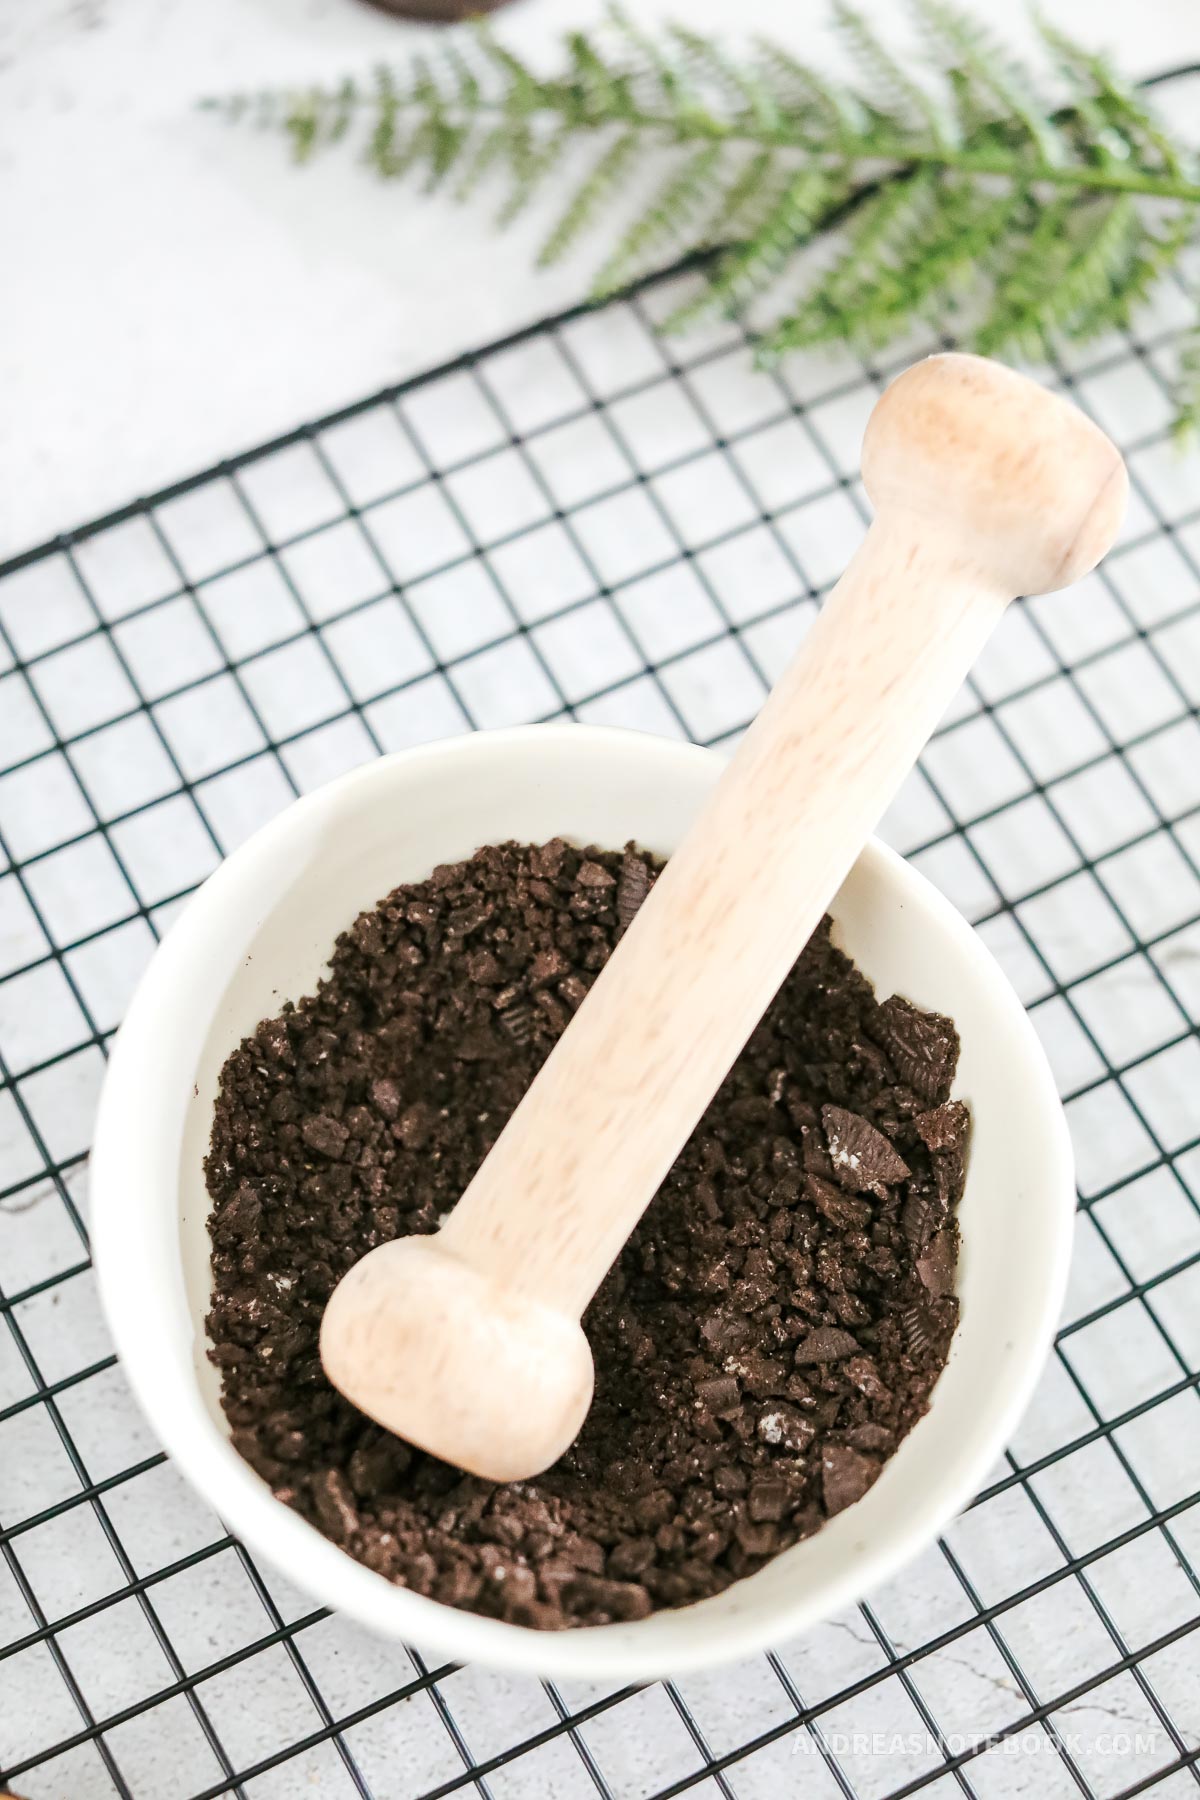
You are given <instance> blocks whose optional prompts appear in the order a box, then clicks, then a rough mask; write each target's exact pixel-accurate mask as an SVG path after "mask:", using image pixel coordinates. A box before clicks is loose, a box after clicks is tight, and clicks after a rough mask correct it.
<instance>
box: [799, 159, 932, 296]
mask: <svg viewBox="0 0 1200 1800" xmlns="http://www.w3.org/2000/svg"><path fill="white" fill-rule="evenodd" d="M937 204H938V177H937V176H936V175H935V174H934V173H933V172H932V170H930V169H916V170H914V171H913V173H912V174H911V175H905V176H898V177H897V178H896V180H895V181H889V182H888V183H887V184H886V186H884V187H881V188H880V189H879V191H878V192H877V193H875V194H872V195H869V196H868V198H867V200H866V203H865V204H864V205H863V206H862V207H861V208H860V209H859V210H858V214H857V217H856V218H855V219H854V220H853V221H852V223H851V225H850V229H849V231H848V233H847V244H846V249H845V251H844V253H843V254H842V256H841V258H840V260H839V261H838V262H837V263H835V264H834V266H833V268H832V269H831V270H830V271H829V274H828V275H827V276H826V277H825V280H824V282H823V283H822V289H823V292H824V295H825V297H826V299H827V301H828V303H829V305H830V306H831V307H832V308H833V309H834V310H835V311H840V312H846V311H848V310H850V309H851V308H852V307H853V304H854V297H855V295H856V294H861V293H863V292H864V291H866V290H867V289H869V288H875V287H878V285H879V283H880V281H881V280H882V279H883V278H884V276H885V273H886V265H887V262H888V259H889V258H890V257H892V256H894V255H895V254H896V252H897V249H898V247H899V248H901V249H902V247H903V245H904V243H905V242H907V241H911V239H912V237H913V235H914V233H918V232H919V230H920V228H921V226H922V224H923V223H924V220H925V219H926V217H927V216H928V213H929V211H930V209H931V208H936V206H937Z"/></svg>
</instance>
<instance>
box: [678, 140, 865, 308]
mask: <svg viewBox="0 0 1200 1800" xmlns="http://www.w3.org/2000/svg"><path fill="white" fill-rule="evenodd" d="M833 199H834V189H833V188H832V187H831V184H830V181H829V178H828V176H827V175H826V174H825V172H824V171H823V170H821V169H808V170H802V171H801V172H800V173H799V174H795V175H793V176H791V178H790V179H789V180H788V182H787V183H786V185H785V186H784V189H783V192H782V193H781V194H780V195H779V198H778V200H777V201H776V202H775V204H774V206H773V207H772V208H771V210H770V212H769V213H768V215H767V217H766V218H765V219H764V220H763V222H762V224H761V225H760V226H759V229H758V230H757V231H756V233H755V234H754V236H753V237H752V238H751V239H750V240H749V241H748V242H747V243H745V244H741V245H739V246H738V247H737V248H736V249H734V250H731V251H730V252H729V253H728V255H726V256H724V257H722V259H721V262H720V263H719V265H718V267H717V270H716V273H715V275H714V276H713V278H712V280H711V282H710V284H709V288H708V292H707V294H706V295H705V296H704V299H703V310H704V311H705V312H720V311H729V310H732V309H734V308H737V307H740V306H744V305H745V304H746V302H747V301H749V300H751V299H752V298H753V297H754V296H755V295H756V294H760V293H762V291H763V289H764V288H766V287H767V286H768V285H769V284H770V283H771V282H772V281H773V280H774V279H775V278H776V276H777V275H779V273H780V272H781V270H782V269H783V267H784V265H785V264H786V263H787V262H788V261H790V259H791V258H792V256H794V255H795V253H796V251H797V250H799V249H800V248H801V246H802V245H803V244H805V243H807V242H808V241H809V239H810V238H811V237H812V236H813V234H814V232H815V231H816V230H817V228H818V226H819V224H820V221H821V218H822V215H823V214H824V212H825V211H826V210H827V209H828V207H829V206H830V205H831V204H832V202H833Z"/></svg>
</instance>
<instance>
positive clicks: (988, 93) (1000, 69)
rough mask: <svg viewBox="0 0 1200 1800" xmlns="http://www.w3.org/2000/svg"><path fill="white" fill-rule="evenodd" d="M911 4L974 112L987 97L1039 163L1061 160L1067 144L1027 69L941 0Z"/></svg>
mask: <svg viewBox="0 0 1200 1800" xmlns="http://www.w3.org/2000/svg"><path fill="white" fill-rule="evenodd" d="M916 10H917V17H918V19H919V20H920V22H921V24H922V25H923V27H924V28H925V31H926V33H927V34H928V35H929V37H930V38H931V39H932V40H933V46H934V51H935V54H937V55H938V60H939V62H941V63H942V64H943V65H946V66H949V67H951V68H953V69H955V70H956V73H957V76H958V79H959V81H960V83H963V84H965V88H966V94H967V98H968V104H969V105H971V104H972V103H973V110H974V111H975V113H976V116H978V115H979V114H980V113H984V114H986V111H987V105H988V102H990V103H991V104H992V107H993V109H994V112H995V113H996V114H998V115H999V116H1001V117H1004V118H1006V119H1010V120H1011V121H1012V122H1013V123H1014V124H1015V125H1017V126H1018V127H1019V128H1020V129H1021V130H1022V131H1023V132H1024V133H1025V135H1026V136H1027V137H1028V139H1029V142H1030V143H1031V144H1032V145H1033V147H1034V149H1035V150H1036V151H1037V153H1038V156H1039V157H1040V159H1041V161H1042V162H1043V163H1046V164H1049V165H1050V166H1053V165H1055V164H1056V163H1060V162H1062V161H1063V160H1064V157H1065V154H1066V145H1065V143H1064V142H1063V139H1062V137H1061V135H1060V133H1059V131H1058V130H1057V128H1056V127H1055V125H1054V122H1053V120H1052V119H1051V117H1050V108H1049V107H1048V105H1047V104H1046V102H1045V100H1044V99H1043V98H1042V96H1041V95H1040V94H1039V93H1038V91H1037V88H1036V86H1035V84H1034V81H1033V77H1032V76H1031V74H1030V72H1029V70H1028V69H1027V68H1025V67H1024V66H1023V65H1022V64H1021V63H1019V62H1018V61H1017V60H1016V58H1015V57H1012V56H1010V55H1009V54H1008V53H1007V51H1006V50H1005V48H1004V46H1003V44H1001V43H999V42H998V41H997V40H996V39H995V38H994V37H993V36H992V34H991V33H990V32H989V31H987V30H986V29H985V28H984V27H983V26H981V25H980V24H978V23H977V21H976V20H974V19H971V18H968V17H967V16H966V14H965V13H962V12H960V11H959V10H958V8H957V7H955V6H951V5H948V4H947V3H946V0H916ZM975 96H979V99H975ZM980 100H982V105H981V104H980Z"/></svg>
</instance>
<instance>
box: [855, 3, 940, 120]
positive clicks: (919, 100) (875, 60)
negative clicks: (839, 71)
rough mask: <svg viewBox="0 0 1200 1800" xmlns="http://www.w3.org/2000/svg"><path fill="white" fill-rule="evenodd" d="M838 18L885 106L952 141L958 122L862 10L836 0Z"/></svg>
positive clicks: (900, 118)
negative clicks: (908, 67) (909, 71)
mask: <svg viewBox="0 0 1200 1800" xmlns="http://www.w3.org/2000/svg"><path fill="white" fill-rule="evenodd" d="M834 20H835V22H836V24H837V26H838V29H839V30H840V32H841V33H842V35H843V37H844V38H845V39H846V41H847V44H848V46H849V48H850V50H851V51H852V53H853V55H854V57H855V60H856V61H857V62H859V63H861V64H862V66H863V69H864V70H865V72H866V75H867V78H868V79H869V81H870V83H871V85H872V87H873V89H874V90H875V92H876V94H877V95H878V96H879V99H880V101H881V102H882V105H883V107H884V108H885V109H886V110H887V111H890V112H893V113H898V114H899V122H900V123H901V124H904V125H907V126H908V127H909V128H910V129H911V128H912V127H913V126H914V125H921V124H923V125H924V126H925V127H926V128H927V130H928V132H929V135H930V138H931V139H932V141H933V142H934V143H935V144H949V143H952V142H953V141H954V137H955V131H954V125H953V121H952V119H951V118H950V116H949V114H948V113H947V111H946V109H945V107H944V106H942V105H941V104H940V103H939V102H938V100H937V99H936V98H935V97H934V96H933V95H932V94H930V93H929V92H928V91H927V90H926V89H925V88H924V87H922V85H921V83H920V82H919V81H914V80H913V79H912V77H911V75H909V74H908V73H907V71H906V70H905V68H904V67H903V65H902V64H901V62H900V61H899V59H898V58H897V57H896V56H894V55H893V54H892V52H891V51H890V50H889V49H888V47H887V45H886V44H885V43H884V41H883V39H882V38H881V37H880V36H879V35H878V33H877V32H876V31H875V29H874V27H873V26H872V25H870V24H869V23H868V22H867V20H866V19H865V18H864V17H863V15H862V13H860V12H859V11H858V10H857V8H856V7H853V6H851V5H850V4H849V0H835V3H834Z"/></svg>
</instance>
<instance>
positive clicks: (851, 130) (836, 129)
mask: <svg viewBox="0 0 1200 1800" xmlns="http://www.w3.org/2000/svg"><path fill="white" fill-rule="evenodd" d="M755 51H756V53H757V56H758V62H759V66H760V68H761V69H762V71H763V79H764V80H769V81H770V82H771V85H772V87H773V89H774V91H775V93H776V95H777V97H778V104H779V107H780V110H781V112H783V113H785V114H786V115H787V117H788V118H791V119H796V118H797V117H798V118H799V119H800V120H804V119H806V118H808V117H811V118H812V120H813V122H814V123H815V124H817V125H818V128H819V127H820V126H821V125H823V126H824V128H825V129H826V130H827V131H829V132H832V133H833V136H834V138H835V140H836V141H837V142H838V143H840V144H847V143H850V142H855V141H861V139H862V138H863V137H864V136H865V135H866V132H867V129H868V118H867V112H866V109H865V108H864V107H863V105H862V103H861V102H860V101H859V99H858V97H857V96H856V95H855V94H852V93H851V92H850V90H849V89H848V88H844V87H842V86H841V85H840V84H839V83H838V82H836V81H833V80H831V79H830V78H829V77H827V76H825V75H823V74H821V73H819V72H818V71H817V70H815V69H810V68H809V67H807V65H806V64H804V63H802V62H799V61H798V60H797V59H796V57H794V56H793V55H791V53H790V52H789V51H787V50H784V49H781V48H780V46H779V45H778V44H773V43H771V42H770V41H769V40H767V39H765V38H758V39H756V40H755Z"/></svg>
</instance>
